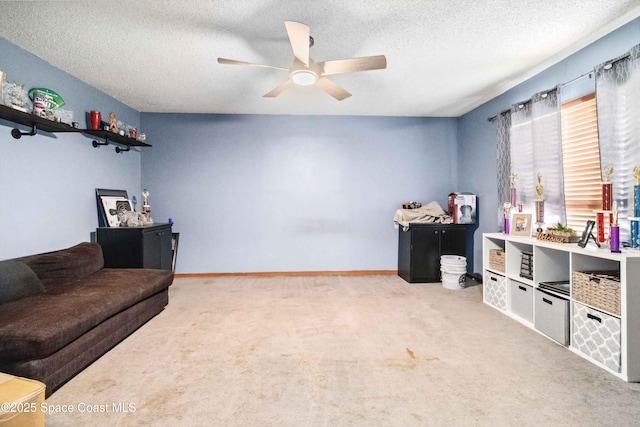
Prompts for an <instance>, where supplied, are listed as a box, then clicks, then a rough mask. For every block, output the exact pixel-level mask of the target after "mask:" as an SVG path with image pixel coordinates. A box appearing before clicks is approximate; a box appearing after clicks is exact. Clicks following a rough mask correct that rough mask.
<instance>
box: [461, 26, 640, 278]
mask: <svg viewBox="0 0 640 427" xmlns="http://www.w3.org/2000/svg"><path fill="white" fill-rule="evenodd" d="M638 43H640V18H638V19H635V20H634V21H631V22H630V23H628V24H626V25H624V26H622V27H620V28H619V29H617V30H616V31H614V32H612V33H610V34H608V35H607V36H605V37H603V38H601V39H599V40H597V41H596V42H594V43H592V44H590V45H589V46H587V47H585V48H584V49H582V50H580V51H578V52H577V53H575V54H574V55H572V56H570V57H568V58H567V59H565V60H563V61H561V62H559V63H558V64H556V65H554V66H552V67H550V68H548V69H546V70H545V71H543V72H541V73H539V74H537V75H536V76H534V77H532V78H531V79H529V80H527V81H526V82H524V83H522V84H520V85H518V86H516V87H514V88H513V89H511V90H509V91H507V92H505V93H504V94H502V95H500V96H498V97H496V98H494V99H492V100H491V101H489V102H487V103H486V104H484V105H482V106H480V107H478V108H476V109H475V110H473V111H471V112H469V113H467V114H465V115H464V116H462V117H460V118H459V121H458V138H459V139H458V146H459V168H460V181H459V186H460V188H464V189H465V190H466V191H470V192H473V193H475V194H477V195H478V196H479V200H480V201H481V207H480V213H479V220H480V221H479V226H478V230H477V231H476V233H475V245H474V247H475V248H474V249H475V256H474V259H475V262H474V271H476V272H481V271H482V233H490V232H496V231H498V200H497V182H496V139H497V136H496V125H495V124H494V123H490V122H489V121H487V119H488V118H489V117H492V116H495V115H496V114H498V113H499V112H500V111H503V110H507V109H509V108H510V107H511V105H512V104H514V103H516V102H519V101H523V100H526V99H529V98H530V97H531V96H532V95H533V94H534V93H536V92H540V91H543V90H546V89H551V88H553V87H554V86H556V85H558V84H562V83H565V82H568V81H570V80H572V79H574V78H576V77H578V76H580V75H582V74H584V73H587V72H589V71H592V70H593V68H594V67H595V66H596V65H599V64H601V63H603V62H605V61H607V60H609V59H612V58H615V57H617V56H619V55H622V54H623V53H625V52H627V51H628V50H629V49H631V47H633V46H634V45H636V44H638ZM502 202H504V200H503V201H501V203H502Z"/></svg>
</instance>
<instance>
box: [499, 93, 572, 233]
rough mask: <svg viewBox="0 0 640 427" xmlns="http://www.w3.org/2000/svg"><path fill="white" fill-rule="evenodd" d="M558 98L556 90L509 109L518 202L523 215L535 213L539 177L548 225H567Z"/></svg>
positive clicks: (513, 169)
mask: <svg viewBox="0 0 640 427" xmlns="http://www.w3.org/2000/svg"><path fill="white" fill-rule="evenodd" d="M559 98H560V97H559V94H558V90H557V88H556V89H552V90H550V91H547V92H540V93H537V94H535V95H534V96H533V97H532V98H531V100H530V101H527V102H524V103H521V104H515V105H514V106H513V107H512V108H511V130H510V144H511V147H510V148H511V172H513V173H515V174H517V175H518V179H517V185H516V188H517V193H518V203H521V204H522V205H523V211H524V212H531V213H533V212H535V200H536V197H537V196H536V193H535V187H536V184H537V183H538V178H537V176H538V174H540V175H541V177H542V185H543V186H544V195H543V199H544V200H545V218H544V219H545V224H546V225H547V226H549V225H556V224H557V223H558V222H561V223H563V224H566V211H565V203H564V178H563V173H562V136H561V126H560V99H559ZM534 219H535V217H534Z"/></svg>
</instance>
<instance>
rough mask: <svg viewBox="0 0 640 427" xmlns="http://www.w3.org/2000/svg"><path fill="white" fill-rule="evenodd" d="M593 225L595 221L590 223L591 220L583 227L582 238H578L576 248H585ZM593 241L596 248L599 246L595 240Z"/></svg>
mask: <svg viewBox="0 0 640 427" xmlns="http://www.w3.org/2000/svg"><path fill="white" fill-rule="evenodd" d="M595 225H596V222H595V221H592V220H588V221H587V225H586V226H585V227H584V231H583V232H582V237H580V241H579V242H578V246H580V247H581V248H584V247H585V246H587V243H588V242H589V238H590V237H592V236H593V235H592V234H591V233H592V232H593V227H594V226H595ZM593 241H594V242H596V245H598V247H599V246H600V244H599V243H598V240H597V239H595V238H594V239H593Z"/></svg>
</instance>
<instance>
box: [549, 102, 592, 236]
mask: <svg viewBox="0 0 640 427" xmlns="http://www.w3.org/2000/svg"><path fill="white" fill-rule="evenodd" d="M561 120H562V153H563V163H564V164H563V169H564V192H565V204H566V211H567V226H569V227H571V228H573V229H574V230H582V229H583V228H584V226H585V224H586V222H587V220H589V219H594V213H593V211H594V210H597V209H602V185H601V175H600V170H601V169H600V148H599V145H598V116H597V112H596V98H595V93H590V94H588V95H585V96H583V97H580V98H577V99H574V100H572V101H569V102H566V103H564V104H562V109H561ZM549 225H555V224H549Z"/></svg>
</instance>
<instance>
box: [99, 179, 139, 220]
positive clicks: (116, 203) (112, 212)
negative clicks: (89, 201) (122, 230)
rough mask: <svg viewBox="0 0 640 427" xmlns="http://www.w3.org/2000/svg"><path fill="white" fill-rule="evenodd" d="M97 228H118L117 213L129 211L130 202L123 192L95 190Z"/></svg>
mask: <svg viewBox="0 0 640 427" xmlns="http://www.w3.org/2000/svg"><path fill="white" fill-rule="evenodd" d="M96 203H97V207H98V227H118V226H119V225H120V219H119V217H118V212H122V211H130V210H132V209H131V201H130V200H129V197H128V196H127V192H126V191H125V190H109V189H104V188H96Z"/></svg>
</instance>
